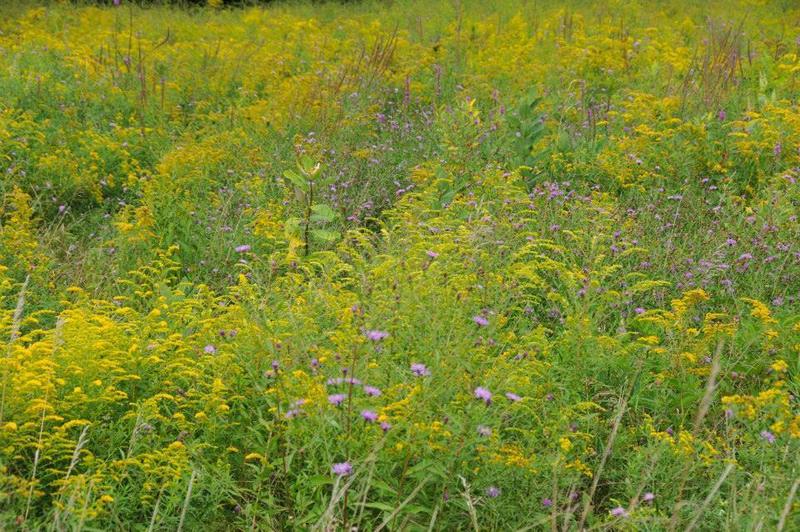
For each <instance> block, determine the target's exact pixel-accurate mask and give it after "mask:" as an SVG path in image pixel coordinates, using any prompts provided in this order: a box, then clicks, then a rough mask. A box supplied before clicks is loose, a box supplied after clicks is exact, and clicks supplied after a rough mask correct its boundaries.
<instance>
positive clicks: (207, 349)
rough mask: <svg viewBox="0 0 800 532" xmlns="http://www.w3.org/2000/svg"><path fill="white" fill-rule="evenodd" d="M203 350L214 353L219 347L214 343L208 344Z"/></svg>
mask: <svg viewBox="0 0 800 532" xmlns="http://www.w3.org/2000/svg"><path fill="white" fill-rule="evenodd" d="M203 351H205V352H206V353H207V354H209V355H213V354H214V353H216V352H217V348H216V347H214V346H213V345H212V344H208V345H207V346H205V347H204V348H203Z"/></svg>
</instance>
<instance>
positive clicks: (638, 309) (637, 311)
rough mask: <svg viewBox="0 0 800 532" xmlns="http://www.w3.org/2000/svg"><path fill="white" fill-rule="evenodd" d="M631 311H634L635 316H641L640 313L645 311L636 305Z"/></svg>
mask: <svg viewBox="0 0 800 532" xmlns="http://www.w3.org/2000/svg"><path fill="white" fill-rule="evenodd" d="M633 311H634V312H635V313H636V315H637V316H641V315H642V314H644V313H645V310H644V309H643V308H642V307H636V308H635V309H633Z"/></svg>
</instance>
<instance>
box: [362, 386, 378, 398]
mask: <svg viewBox="0 0 800 532" xmlns="http://www.w3.org/2000/svg"><path fill="white" fill-rule="evenodd" d="M364 393H365V394H367V395H369V396H370V397H378V396H379V395H380V394H381V391H380V390H379V389H378V388H376V387H374V386H364Z"/></svg>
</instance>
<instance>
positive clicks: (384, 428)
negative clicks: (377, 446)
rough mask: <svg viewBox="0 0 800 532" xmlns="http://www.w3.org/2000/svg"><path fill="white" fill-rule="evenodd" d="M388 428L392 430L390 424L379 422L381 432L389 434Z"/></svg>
mask: <svg viewBox="0 0 800 532" xmlns="http://www.w3.org/2000/svg"><path fill="white" fill-rule="evenodd" d="M390 428H392V425H391V424H390V423H387V422H385V421H381V430H382V431H383V432H389V429H390Z"/></svg>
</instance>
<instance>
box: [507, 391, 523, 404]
mask: <svg viewBox="0 0 800 532" xmlns="http://www.w3.org/2000/svg"><path fill="white" fill-rule="evenodd" d="M506 399H508V400H509V401H511V402H513V403H516V402H517V401H522V397H520V396H519V395H517V394H515V393H512V392H506Z"/></svg>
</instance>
